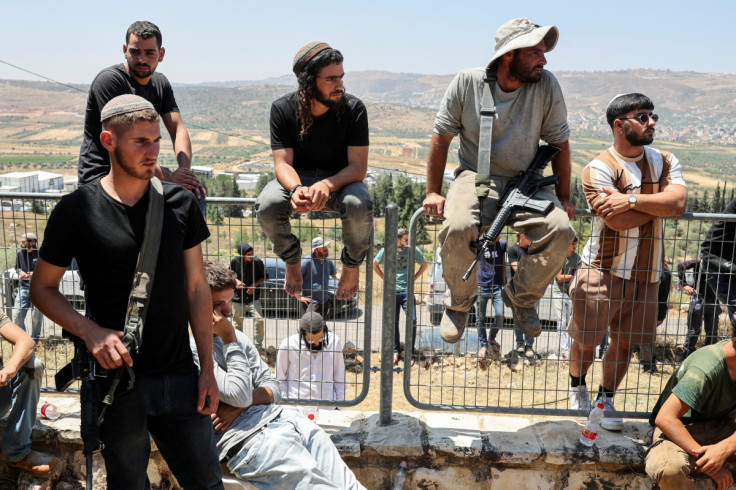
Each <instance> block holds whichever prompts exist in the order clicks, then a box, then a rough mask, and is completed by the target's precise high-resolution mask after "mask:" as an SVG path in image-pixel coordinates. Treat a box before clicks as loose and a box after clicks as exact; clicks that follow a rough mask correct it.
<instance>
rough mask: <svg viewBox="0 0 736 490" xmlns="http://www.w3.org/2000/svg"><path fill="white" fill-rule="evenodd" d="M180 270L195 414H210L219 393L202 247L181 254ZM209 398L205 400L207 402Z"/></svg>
mask: <svg viewBox="0 0 736 490" xmlns="http://www.w3.org/2000/svg"><path fill="white" fill-rule="evenodd" d="M183 254H184V270H185V276H186V281H187V304H188V307H189V325H190V327H191V329H192V336H193V337H194V342H195V343H196V344H197V354H198V355H199V369H200V374H199V383H198V385H199V398H198V399H197V411H198V412H199V413H202V414H206V415H207V414H211V413H214V412H215V410H217V402H218V401H219V399H220V392H219V390H218V389H217V381H215V374H214V361H213V359H212V295H211V293H210V287H209V285H208V284H207V278H206V277H205V275H204V265H203V260H202V247H201V246H200V245H199V244H197V245H196V246H194V247H192V248H189V249H187V250H184V252H183ZM207 397H209V400H207Z"/></svg>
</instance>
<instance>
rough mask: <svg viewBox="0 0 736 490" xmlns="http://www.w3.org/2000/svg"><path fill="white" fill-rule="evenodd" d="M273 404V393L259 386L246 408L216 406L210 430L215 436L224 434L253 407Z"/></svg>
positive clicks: (222, 404) (223, 403)
mask: <svg viewBox="0 0 736 490" xmlns="http://www.w3.org/2000/svg"><path fill="white" fill-rule="evenodd" d="M272 403H273V393H272V392H271V390H269V389H268V388H264V387H262V386H259V387H258V388H256V389H254V390H253V403H251V404H250V405H248V406H247V407H234V406H232V405H228V404H227V403H225V402H220V403H219V404H218V405H217V411H216V412H215V413H213V414H212V428H213V429H214V431H215V434H222V433H223V432H225V431H226V430H227V429H228V428H229V427H230V426H231V425H232V423H233V422H235V419H237V418H238V416H239V415H240V414H241V413H243V412H245V411H246V410H248V409H249V408H250V407H252V406H254V405H270V404H272Z"/></svg>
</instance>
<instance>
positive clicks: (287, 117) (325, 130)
mask: <svg viewBox="0 0 736 490" xmlns="http://www.w3.org/2000/svg"><path fill="white" fill-rule="evenodd" d="M345 98H346V102H347V103H346V108H345V112H344V113H343V114H342V115H341V116H340V118H339V119H338V117H337V115H336V114H335V112H334V111H333V110H332V109H330V110H328V111H327V112H326V113H324V114H322V115H321V116H319V117H315V118H314V121H313V123H312V126H310V128H309V130H308V131H307V134H305V135H304V137H303V138H302V139H301V140H300V139H299V128H300V127H301V123H300V121H299V106H298V98H297V95H296V92H292V93H290V94H287V95H284V96H283V97H281V98H280V99H278V100H276V101H275V102H274V103H273V105H272V106H271V149H272V150H280V149H283V148H293V149H294V168H295V169H296V170H316V169H322V170H333V171H334V172H335V173H337V172H339V171H340V170H342V169H343V168H345V167H347V166H348V146H368V114H367V112H366V110H365V105H363V102H361V101H360V99H358V98H357V97H353V96H352V95H349V94H345Z"/></svg>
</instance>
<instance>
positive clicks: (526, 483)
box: [456, 468, 566, 490]
mask: <svg viewBox="0 0 736 490" xmlns="http://www.w3.org/2000/svg"><path fill="white" fill-rule="evenodd" d="M535 470H536V471H535ZM558 481H560V475H559V474H558V473H556V472H553V471H542V468H535V469H534V470H532V469H531V468H527V469H516V468H491V487H492V488H497V489H511V488H523V489H525V490H550V489H553V488H566V487H558V486H556V483H557V482H558ZM456 488H459V487H456Z"/></svg>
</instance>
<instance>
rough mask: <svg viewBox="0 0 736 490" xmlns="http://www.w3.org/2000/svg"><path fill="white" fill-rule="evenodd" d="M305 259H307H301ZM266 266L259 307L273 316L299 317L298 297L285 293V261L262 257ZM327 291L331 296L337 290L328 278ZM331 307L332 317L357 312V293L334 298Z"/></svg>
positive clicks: (300, 311) (335, 283)
mask: <svg viewBox="0 0 736 490" xmlns="http://www.w3.org/2000/svg"><path fill="white" fill-rule="evenodd" d="M302 260H307V259H302ZM263 263H264V265H265V266H266V281H265V282H264V283H263V284H261V286H260V289H261V298H260V303H261V308H263V313H264V314H267V315H273V316H282V315H286V316H289V317H295V318H299V317H300V316H301V314H302V310H301V304H300V301H299V299H297V298H295V297H294V296H290V295H288V294H286V291H284V282H285V278H286V263H285V262H284V261H283V260H281V259H277V258H274V257H266V258H265V259H263ZM328 287H329V291H330V292H331V293H332V295H333V297H334V295H335V292H336V291H337V281H336V280H334V279H330V282H329V286H328ZM333 301H334V308H333V309H332V317H333V318H347V317H350V316H352V315H355V314H356V313H357V312H358V294H357V293H356V294H355V295H354V296H353V297H352V298H349V299H347V300H338V299H334V300H333Z"/></svg>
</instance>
